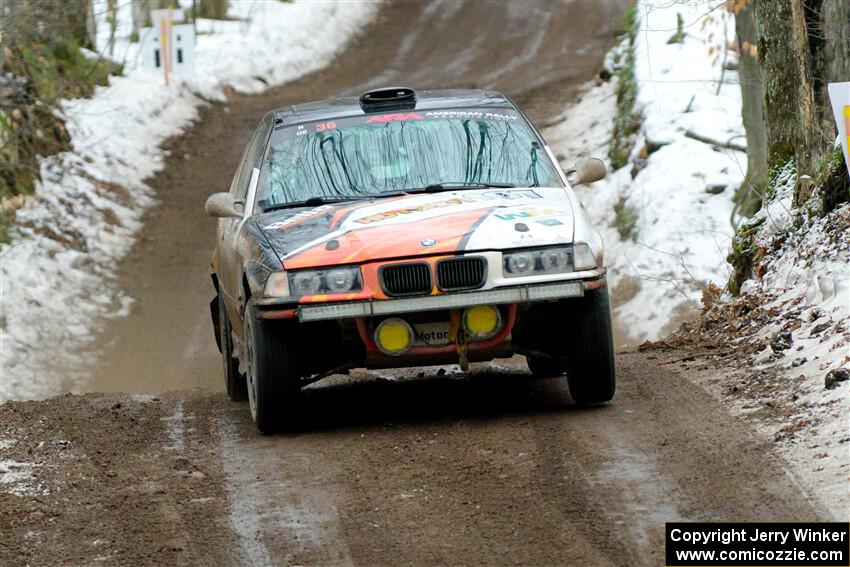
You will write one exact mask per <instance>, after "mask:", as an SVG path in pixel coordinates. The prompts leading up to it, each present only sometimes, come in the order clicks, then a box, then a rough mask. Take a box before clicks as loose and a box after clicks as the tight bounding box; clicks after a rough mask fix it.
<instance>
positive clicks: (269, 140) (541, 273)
mask: <svg viewBox="0 0 850 567" xmlns="http://www.w3.org/2000/svg"><path fill="white" fill-rule="evenodd" d="M604 176H605V166H604V164H603V163H602V162H601V161H599V160H595V159H592V158H585V159H580V160H578V161H577V162H576V165H575V167H574V168H572V169H571V170H570V171H568V172H566V173H565V172H564V171H563V170H561V169H560V167H559V166H558V164H557V161H556V159H555V158H554V156H553V154H552V152H551V150H550V149H549V148H548V146H547V145H546V143H545V142H544V140H543V138H542V137H541V136H540V134H539V133H538V132H537V131H536V130H535V129H534V127H533V126H532V125H531V124H530V122H529V121H528V119H527V118H526V117H525V116H524V115H523V113H522V112H521V111H520V110H519V109H518V108H517V107H516V106H515V105H514V103H513V102H512V101H511V100H510V99H509V98H507V97H506V96H504V95H502V94H499V93H496V92H485V91H479V90H446V91H418V92H416V91H413V90H412V89H409V88H401V87H393V88H384V89H377V90H373V91H370V92H367V93H365V94H363V95H362V96H360V97H350V98H334V99H330V100H324V101H321V102H312V103H306V104H299V105H295V106H288V107H285V108H281V109H278V110H274V111H272V112H269V113H268V114H267V115H266V116H265V117H264V118H263V120H262V122H260V125H259V126H258V127H257V129H256V131H255V132H254V134H253V137H252V139H251V141H250V143H249V144H248V147H247V148H246V150H245V152H244V155H243V157H242V161H241V163H240V165H239V167H238V169H237V171H236V174H235V176H234V177H233V182H232V184H231V186H230V190H229V191H228V192H223V193H215V194H213V195H211V196H210V197H209V199H208V200H207V202H206V211H207V213H208V214H209V215H211V216H213V217H217V218H218V219H219V221H218V231H217V237H216V246H215V251H214V253H213V256H212V282H213V286H214V287H215V292H216V295H215V297H214V299H213V300H212V303H211V312H212V319H213V324H214V326H215V330H216V339H217V343H218V347H219V350H220V351H221V356H222V362H223V366H224V377H225V383H226V387H227V392H228V394H229V396H230V397H231V398H233V399H244V398H245V397H247V398H248V402H249V407H250V410H251V416H252V418H253V419H254V421H255V423H256V425H257V427H258V428H259V429H260V431H262V432H264V433H269V432H273V431H276V430H279V429H281V428H286V429H291V428H296V427H297V426H298V423H299V398H300V397H301V389H302V388H303V387H304V386H305V385H307V384H310V383H312V382H315V381H316V380H320V379H322V378H324V377H326V376H329V375H331V374H336V373H344V372H347V371H348V370H349V369H352V368H397V367H409V366H424V365H433V364H459V365H460V367H461V368H462V369H464V370H465V369H466V368H467V366H468V364H469V363H470V362H477V361H487V360H491V359H493V358H497V357H510V356H513V355H514V354H521V355H524V356H525V357H526V359H527V361H528V366H529V369H530V370H531V372H532V373H533V374H534V375H540V376H553V375H561V374H566V375H567V380H568V384H569V389H570V393H571V395H572V397H573V399H574V400H575V401H576V402H577V403H579V404H597V403H601V402H606V401H608V400H610V399H611V398H612V397H613V395H614V387H615V376H614V357H613V345H612V335H611V318H610V308H609V302H608V288H607V285H606V279H605V272H606V269H605V267H604V264H603V247H602V240H601V238H600V236H599V234H598V233H597V231H596V230H594V228H593V227H592V225H591V223H590V220H589V218H588V216H587V214H586V213H585V211H584V209H583V208H582V206H581V204H580V203H579V201H578V200H577V199H576V196H575V194H574V193H573V191H572V189H571V187H570V184H571V183H573V184H577V183H589V182H592V181H596V180H598V179H601V178H603V177H604Z"/></svg>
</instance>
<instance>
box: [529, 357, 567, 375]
mask: <svg viewBox="0 0 850 567" xmlns="http://www.w3.org/2000/svg"><path fill="white" fill-rule="evenodd" d="M525 361H526V363H527V364H528V369H529V370H531V373H532V374H533V375H534V377H535V378H551V377H553V376H562V375H564V374H565V373H566V372H567V365H566V363H564V361H562V360H558V359H556V358H551V357H548V356H543V355H540V356H537V355H533V354H530V355H528V356H527V357H526V358H525Z"/></svg>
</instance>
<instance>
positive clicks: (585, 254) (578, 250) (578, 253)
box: [573, 242, 596, 271]
mask: <svg viewBox="0 0 850 567" xmlns="http://www.w3.org/2000/svg"><path fill="white" fill-rule="evenodd" d="M573 263H574V264H575V269H576V271H578V270H592V269H593V268H595V267H596V255H595V254H594V253H593V250H591V249H590V246H588V245H587V244H585V243H584V242H578V243H576V244H575V246H574V247H573Z"/></svg>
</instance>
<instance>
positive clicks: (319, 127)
mask: <svg viewBox="0 0 850 567" xmlns="http://www.w3.org/2000/svg"><path fill="white" fill-rule="evenodd" d="M334 128H336V122H335V121H331V122H320V123H319V124H316V132H322V131H324V130H333V129H334Z"/></svg>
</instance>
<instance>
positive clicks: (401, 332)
mask: <svg viewBox="0 0 850 567" xmlns="http://www.w3.org/2000/svg"><path fill="white" fill-rule="evenodd" d="M375 344H377V345H378V348H379V349H381V352H382V353H384V354H388V355H390V356H398V355H400V354H402V353H403V352H404V351H406V350H407V349H409V348H410V345H412V344H413V329H411V328H410V325H408V324H407V321H405V320H404V319H398V318H397V317H391V318H390V319H384V320H383V321H381V324H380V325H378V328H377V329H375Z"/></svg>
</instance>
